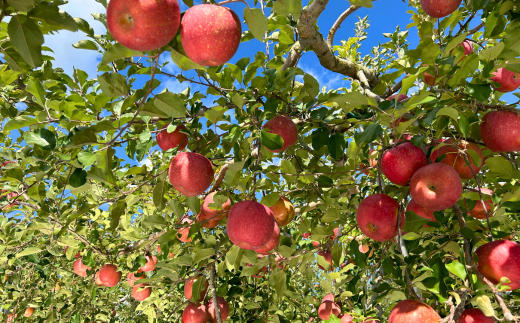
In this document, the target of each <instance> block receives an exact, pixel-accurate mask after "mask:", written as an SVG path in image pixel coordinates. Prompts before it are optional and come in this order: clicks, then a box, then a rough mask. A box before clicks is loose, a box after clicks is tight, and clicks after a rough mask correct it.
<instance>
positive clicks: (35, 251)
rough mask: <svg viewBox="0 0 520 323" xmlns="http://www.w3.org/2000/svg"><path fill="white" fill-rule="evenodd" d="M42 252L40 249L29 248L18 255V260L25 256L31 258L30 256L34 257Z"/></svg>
mask: <svg viewBox="0 0 520 323" xmlns="http://www.w3.org/2000/svg"><path fill="white" fill-rule="evenodd" d="M42 251H43V250H41V249H40V248H36V247H29V248H26V249H24V250H23V251H22V252H20V253H17V254H16V259H18V258H22V257H25V256H29V255H34V254H36V253H40V252H42Z"/></svg>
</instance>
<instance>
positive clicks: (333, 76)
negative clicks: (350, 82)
mask: <svg viewBox="0 0 520 323" xmlns="http://www.w3.org/2000/svg"><path fill="white" fill-rule="evenodd" d="M298 67H299V68H301V69H302V70H303V71H304V72H305V73H307V74H310V75H312V76H313V77H314V78H315V79H316V81H318V83H319V84H320V91H321V89H322V88H323V87H324V86H325V87H326V88H327V91H328V90H330V89H333V88H337V87H339V86H342V84H341V83H343V86H345V85H346V81H344V80H343V79H344V78H345V76H343V75H340V74H338V73H333V72H330V71H328V70H326V69H325V68H324V67H322V66H321V65H318V68H315V67H314V66H310V65H307V64H301V63H300V64H299V65H298ZM299 81H300V82H303V78H302V79H301V80H299Z"/></svg>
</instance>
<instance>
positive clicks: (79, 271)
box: [74, 259, 90, 277]
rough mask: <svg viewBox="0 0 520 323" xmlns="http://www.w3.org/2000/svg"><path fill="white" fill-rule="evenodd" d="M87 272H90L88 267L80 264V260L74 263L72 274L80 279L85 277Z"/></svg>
mask: <svg viewBox="0 0 520 323" xmlns="http://www.w3.org/2000/svg"><path fill="white" fill-rule="evenodd" d="M87 270H90V267H89V266H87V265H84V264H83V263H82V262H81V259H78V260H76V261H74V272H75V273H76V275H79V276H81V277H87Z"/></svg>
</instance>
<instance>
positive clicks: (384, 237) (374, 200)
mask: <svg viewBox="0 0 520 323" xmlns="http://www.w3.org/2000/svg"><path fill="white" fill-rule="evenodd" d="M398 212H399V203H397V201H396V200H394V199H393V198H391V197H390V196H388V195H385V194H373V195H370V196H368V197H366V198H365V199H364V200H363V201H361V203H360V204H359V207H358V210H357V215H356V218H357V223H358V226H359V228H360V229H361V231H362V232H363V233H364V234H365V235H366V236H368V237H369V238H371V239H373V240H376V241H380V242H383V241H388V240H390V239H392V238H393V237H395V236H396V235H397V214H398ZM405 220H406V218H405V216H404V214H401V227H404V222H405Z"/></svg>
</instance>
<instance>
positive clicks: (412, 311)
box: [388, 299, 441, 323]
mask: <svg viewBox="0 0 520 323" xmlns="http://www.w3.org/2000/svg"><path fill="white" fill-rule="evenodd" d="M440 319H441V317H440V316H439V314H437V312H435V311H434V310H433V309H432V308H431V307H429V306H428V305H426V304H424V303H422V302H419V301H416V300H413V299H406V300H404V301H400V302H399V303H397V304H396V305H395V306H394V308H393V309H392V311H391V312H390V316H389V317H388V323H411V322H421V323H439V321H440Z"/></svg>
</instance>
